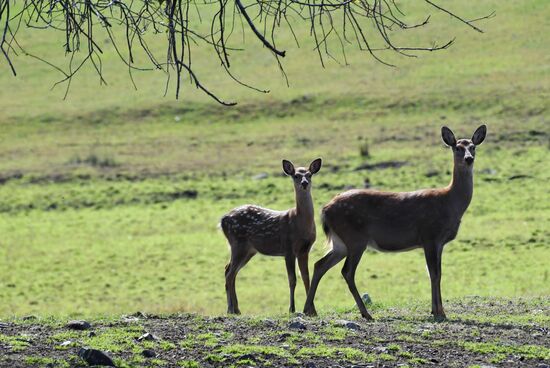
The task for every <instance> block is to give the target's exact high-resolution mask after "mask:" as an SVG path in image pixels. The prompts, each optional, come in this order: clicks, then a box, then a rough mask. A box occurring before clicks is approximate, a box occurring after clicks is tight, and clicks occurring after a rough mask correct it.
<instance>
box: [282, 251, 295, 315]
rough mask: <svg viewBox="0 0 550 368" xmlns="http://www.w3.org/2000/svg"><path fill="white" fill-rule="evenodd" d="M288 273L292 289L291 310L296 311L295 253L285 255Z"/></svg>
mask: <svg viewBox="0 0 550 368" xmlns="http://www.w3.org/2000/svg"><path fill="white" fill-rule="evenodd" d="M285 263H286V273H287V275H288V287H289V289H290V307H289V312H290V313H294V312H296V307H295V305H294V291H295V290H296V257H295V256H294V255H287V256H286V257H285Z"/></svg>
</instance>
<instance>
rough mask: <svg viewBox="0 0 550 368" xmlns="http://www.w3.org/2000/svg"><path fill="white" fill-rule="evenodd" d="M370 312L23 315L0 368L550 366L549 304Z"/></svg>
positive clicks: (10, 326)
mask: <svg viewBox="0 0 550 368" xmlns="http://www.w3.org/2000/svg"><path fill="white" fill-rule="evenodd" d="M371 309H372V310H373V314H374V316H375V319H376V321H374V322H366V321H363V320H361V319H360V318H359V317H358V313H356V312H355V310H350V311H347V312H342V313H338V314H331V315H322V316H321V317H319V318H308V317H305V316H302V315H299V314H298V315H294V316H284V317H274V318H270V317H227V316H220V317H205V316H199V315H194V314H178V315H168V316H155V315H145V314H143V313H139V312H138V313H136V314H133V315H130V316H122V317H116V318H115V317H113V318H108V319H98V320H89V321H88V322H90V324H91V327H90V328H87V329H84V330H74V329H71V328H69V327H67V326H66V324H67V320H58V319H42V318H37V317H34V316H28V317H27V318H25V319H12V320H4V321H0V366H2V367H4V366H5V367H28V366H47V367H57V366H60V367H63V366H71V367H73V366H87V365H88V364H87V363H86V362H85V361H84V360H83V359H82V358H80V357H79V356H78V352H79V350H80V349H81V348H83V347H87V348H94V349H98V350H101V351H103V352H105V353H106V354H107V355H108V356H110V357H111V358H113V360H114V363H115V365H116V366H119V367H128V366H130V367H133V366H154V367H157V366H160V367H162V366H165V367H176V366H182V367H231V366H234V367H239V366H242V367H265V366H271V367H308V368H314V367H396V366H399V367H406V366H411V367H412V366H450V367H451V366H453V367H470V366H482V367H483V366H484V367H538V368H545V367H550V300H549V299H547V298H538V299H518V300H504V299H498V300H495V299H482V298H475V297H472V298H467V299H465V300H462V301H455V302H452V303H447V314H448V317H449V318H448V320H447V321H445V322H441V323H437V322H434V321H433V320H432V319H431V318H430V317H429V315H428V310H427V307H426V306H424V305H416V306H411V307H402V308H390V307H378V308H376V307H373V308H371ZM145 350H147V351H148V353H147V352H145V353H144V351H145ZM144 355H150V356H149V357H145V356H144Z"/></svg>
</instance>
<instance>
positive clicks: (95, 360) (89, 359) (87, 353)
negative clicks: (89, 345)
mask: <svg viewBox="0 0 550 368" xmlns="http://www.w3.org/2000/svg"><path fill="white" fill-rule="evenodd" d="M78 356H79V357H81V358H82V359H84V361H86V363H88V365H102V366H108V367H114V366H115V363H114V362H113V360H112V359H111V357H110V356H108V355H107V354H105V353H104V352H102V351H101V350H96V349H86V348H82V349H80V350H79V351H78Z"/></svg>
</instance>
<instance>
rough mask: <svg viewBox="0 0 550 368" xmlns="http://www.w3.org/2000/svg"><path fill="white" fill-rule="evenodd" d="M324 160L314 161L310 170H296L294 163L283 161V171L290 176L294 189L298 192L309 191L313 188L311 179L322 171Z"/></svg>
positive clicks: (303, 168)
mask: <svg viewBox="0 0 550 368" xmlns="http://www.w3.org/2000/svg"><path fill="white" fill-rule="evenodd" d="M321 164H322V160H321V159H320V158H318V159H316V160H313V162H312V163H311V164H310V165H309V168H307V169H306V168H305V167H299V168H297V169H295V168H294V165H293V164H292V162H290V161H288V160H283V171H284V173H285V174H287V175H288V176H290V177H291V178H292V180H293V182H294V188H295V189H296V191H298V190H308V189H309V188H310V187H311V177H312V176H313V174H317V173H318V172H319V170H321Z"/></svg>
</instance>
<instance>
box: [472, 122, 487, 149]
mask: <svg viewBox="0 0 550 368" xmlns="http://www.w3.org/2000/svg"><path fill="white" fill-rule="evenodd" d="M486 135H487V125H485V124H483V125H482V126H480V127H479V128H477V129H476V131H475V132H474V135H473V136H472V143H473V144H475V145H476V146H477V145H478V144H481V143H482V142H483V141H484V140H485V136H486Z"/></svg>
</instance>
